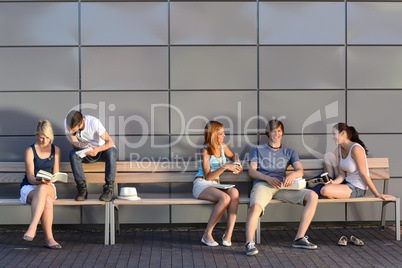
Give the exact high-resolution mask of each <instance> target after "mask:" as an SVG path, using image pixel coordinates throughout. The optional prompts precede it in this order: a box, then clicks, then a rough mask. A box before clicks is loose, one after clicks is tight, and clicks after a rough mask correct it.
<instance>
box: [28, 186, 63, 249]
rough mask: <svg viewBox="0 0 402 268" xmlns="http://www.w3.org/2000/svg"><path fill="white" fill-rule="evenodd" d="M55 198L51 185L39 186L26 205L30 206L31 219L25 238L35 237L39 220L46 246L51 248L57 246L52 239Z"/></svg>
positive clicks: (29, 196) (31, 193) (30, 194)
mask: <svg viewBox="0 0 402 268" xmlns="http://www.w3.org/2000/svg"><path fill="white" fill-rule="evenodd" d="M55 196H56V192H55V189H54V186H53V185H51V184H39V185H38V187H36V188H35V190H33V191H31V192H30V193H29V195H28V198H27V203H28V204H30V205H31V212H32V219H31V223H30V224H29V227H28V230H27V231H26V233H25V236H28V237H31V238H33V237H35V235H36V229H37V228H38V224H39V220H40V221H41V223H42V229H43V232H44V234H45V240H46V244H47V245H48V246H53V245H56V244H58V243H57V242H56V241H55V240H54V238H53V232H52V224H53V200H54V198H55Z"/></svg>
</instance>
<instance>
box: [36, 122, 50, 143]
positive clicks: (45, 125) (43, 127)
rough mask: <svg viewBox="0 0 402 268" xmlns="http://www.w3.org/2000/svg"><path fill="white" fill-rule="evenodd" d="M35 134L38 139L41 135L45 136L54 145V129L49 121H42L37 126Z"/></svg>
mask: <svg viewBox="0 0 402 268" xmlns="http://www.w3.org/2000/svg"><path fill="white" fill-rule="evenodd" d="M34 134H35V136H36V137H38V136H39V135H40V134H43V135H45V136H46V137H48V138H49V139H50V143H53V140H54V135H53V128H52V124H51V123H50V121H49V120H40V121H39V122H38V124H37V125H36V129H35V133H34Z"/></svg>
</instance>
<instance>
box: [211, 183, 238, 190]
mask: <svg viewBox="0 0 402 268" xmlns="http://www.w3.org/2000/svg"><path fill="white" fill-rule="evenodd" d="M208 186H212V187H215V188H218V189H229V188H233V187H235V185H234V184H219V183H214V184H211V185H208Z"/></svg>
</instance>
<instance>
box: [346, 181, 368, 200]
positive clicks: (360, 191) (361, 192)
mask: <svg viewBox="0 0 402 268" xmlns="http://www.w3.org/2000/svg"><path fill="white" fill-rule="evenodd" d="M345 184H346V185H347V186H349V188H350V189H351V190H352V193H351V194H350V198H356V197H362V196H364V195H365V194H366V190H363V189H360V188H358V187H356V186H354V185H353V184H351V183H350V182H346V183H345Z"/></svg>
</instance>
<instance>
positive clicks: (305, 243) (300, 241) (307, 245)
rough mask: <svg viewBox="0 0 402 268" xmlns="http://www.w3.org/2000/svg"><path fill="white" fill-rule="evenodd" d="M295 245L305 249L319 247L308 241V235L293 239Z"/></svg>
mask: <svg viewBox="0 0 402 268" xmlns="http://www.w3.org/2000/svg"><path fill="white" fill-rule="evenodd" d="M293 247H294V248H304V249H317V245H314V244H313V243H310V242H309V241H308V236H307V235H306V236H305V237H302V238H299V239H297V240H295V241H293Z"/></svg>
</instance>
